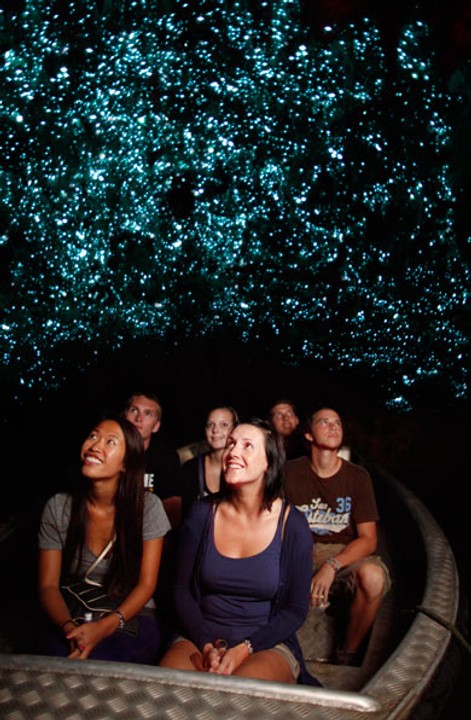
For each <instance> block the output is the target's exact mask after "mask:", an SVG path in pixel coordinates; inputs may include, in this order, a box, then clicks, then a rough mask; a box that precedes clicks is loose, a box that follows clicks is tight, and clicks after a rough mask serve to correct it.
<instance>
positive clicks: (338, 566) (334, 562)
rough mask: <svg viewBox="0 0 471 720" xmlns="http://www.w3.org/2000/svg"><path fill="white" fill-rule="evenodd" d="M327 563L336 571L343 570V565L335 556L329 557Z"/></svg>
mask: <svg viewBox="0 0 471 720" xmlns="http://www.w3.org/2000/svg"><path fill="white" fill-rule="evenodd" d="M326 563H327V565H330V567H331V568H332V570H333V571H334V572H336V573H338V571H339V570H341V568H342V566H341V564H340V563H339V561H338V560H336V559H335V558H334V557H330V558H328V560H326Z"/></svg>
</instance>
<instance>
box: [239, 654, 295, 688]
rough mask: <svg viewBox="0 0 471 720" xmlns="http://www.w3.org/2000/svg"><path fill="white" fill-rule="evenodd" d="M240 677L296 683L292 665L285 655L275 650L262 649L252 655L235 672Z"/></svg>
mask: <svg viewBox="0 0 471 720" xmlns="http://www.w3.org/2000/svg"><path fill="white" fill-rule="evenodd" d="M234 675H239V676H240V677H246V678H254V679H256V680H274V681H276V682H287V683H294V678H293V675H292V674H291V670H290V667H289V665H288V663H287V662H286V660H285V659H284V657H283V656H282V655H281V654H280V653H278V652H276V651H274V650H260V652H257V653H254V654H253V655H250V656H249V657H248V658H247V660H245V661H244V662H243V663H242V665H240V666H239V667H238V668H237V670H236V671H235V672H234Z"/></svg>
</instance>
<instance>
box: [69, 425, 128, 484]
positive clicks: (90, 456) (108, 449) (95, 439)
mask: <svg viewBox="0 0 471 720" xmlns="http://www.w3.org/2000/svg"><path fill="white" fill-rule="evenodd" d="M125 457H126V440H125V438H124V434H123V431H122V430H121V427H120V426H119V425H118V423H117V422H115V421H114V420H103V421H102V422H100V423H99V424H98V425H97V426H96V428H94V429H93V430H92V431H91V433H90V434H89V436H88V437H87V439H86V440H85V441H84V443H83V445H82V449H81V452H80V458H81V460H82V475H84V476H85V477H87V478H90V479H91V480H107V479H110V478H113V479H116V480H118V479H119V476H120V474H121V472H123V470H124V458H125Z"/></svg>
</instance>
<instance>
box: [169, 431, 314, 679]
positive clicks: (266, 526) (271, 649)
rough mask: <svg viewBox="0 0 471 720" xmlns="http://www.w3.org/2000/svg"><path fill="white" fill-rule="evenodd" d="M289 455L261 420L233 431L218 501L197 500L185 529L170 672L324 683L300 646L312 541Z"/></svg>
mask: <svg viewBox="0 0 471 720" xmlns="http://www.w3.org/2000/svg"><path fill="white" fill-rule="evenodd" d="M284 458H285V456H284V449H283V444H282V442H281V440H280V438H279V437H278V435H277V434H276V433H275V432H274V431H272V430H271V429H270V427H269V426H268V425H267V424H266V423H265V422H263V421H261V420H258V419H256V420H253V421H251V422H246V423H242V424H240V425H238V426H236V427H235V428H234V429H233V430H232V432H231V433H230V435H229V437H228V439H227V442H226V448H225V451H224V455H223V473H224V479H225V483H224V487H223V489H222V491H221V494H220V495H219V497H217V496H216V497H209V498H205V499H203V500H197V501H196V502H195V503H194V504H193V506H192V508H191V510H190V512H189V514H188V516H187V518H186V520H185V523H184V525H183V528H182V536H181V541H180V552H179V564H178V570H177V581H176V587H175V601H176V608H177V613H178V617H179V620H180V628H179V631H180V633H181V634H180V635H179V636H178V637H176V638H175V640H174V642H173V644H172V645H171V646H170V648H169V649H168V650H167V652H166V653H165V655H164V657H163V658H162V660H161V663H160V664H161V665H162V666H163V667H168V668H174V669H180V670H203V671H208V672H212V673H218V674H223V675H240V676H243V677H250V678H257V679H264V680H273V681H281V682H290V683H293V682H309V683H310V684H317V682H316V681H315V680H314V679H313V678H312V677H311V676H309V675H308V673H307V672H306V670H305V667H304V663H303V659H302V655H301V650H300V647H299V644H298V642H297V639H296V631H297V629H298V628H299V627H300V626H301V624H302V623H303V621H304V619H305V617H306V614H307V611H308V607H309V592H310V582H311V574H312V535H311V533H310V532H309V528H308V526H307V522H306V520H305V518H304V516H303V515H302V514H301V513H300V512H299V511H298V510H296V508H295V507H294V506H292V505H290V504H289V503H288V502H287V501H286V500H284V498H283V494H282V473H283V466H284ZM221 647H222V649H221Z"/></svg>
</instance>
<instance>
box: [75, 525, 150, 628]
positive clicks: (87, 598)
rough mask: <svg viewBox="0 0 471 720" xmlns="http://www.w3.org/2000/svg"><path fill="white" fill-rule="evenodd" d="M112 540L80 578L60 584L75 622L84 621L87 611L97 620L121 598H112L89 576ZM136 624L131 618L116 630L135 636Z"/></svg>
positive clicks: (111, 544) (114, 607)
mask: <svg viewBox="0 0 471 720" xmlns="http://www.w3.org/2000/svg"><path fill="white" fill-rule="evenodd" d="M114 541H115V538H114V537H113V538H112V539H111V540H110V542H109V543H108V545H107V546H106V547H105V549H104V550H102V552H101V553H100V555H99V556H98V557H97V558H96V560H95V561H94V562H93V563H92V564H91V565H90V567H89V568H87V572H86V573H85V575H84V577H83V579H82V580H76V581H75V582H72V583H65V584H64V585H62V586H61V589H62V593H63V596H64V600H65V602H66V604H67V607H68V608H69V611H70V614H71V616H72V618H73V619H74V620H75V621H77V622H85V613H87V612H88V613H90V612H91V613H92V618H93V620H99V619H100V618H101V617H103V615H108V614H109V613H112V612H114V611H115V610H116V608H117V607H118V605H119V604H120V602H121V598H112V597H111V596H110V595H108V593H107V592H106V591H105V590H104V589H103V586H102V584H101V583H99V582H97V581H96V580H92V579H91V578H90V575H91V573H92V572H93V570H94V569H95V568H96V567H97V565H98V564H99V563H100V562H101V561H102V560H103V558H104V557H105V556H106V554H107V553H108V552H109V551H110V550H111V548H112V547H113V543H114ZM138 626H139V623H138V619H137V617H135V618H131V619H130V620H127V621H126V622H125V624H124V627H123V628H119V629H118V632H126V633H128V634H130V635H134V636H135V635H137V630H138Z"/></svg>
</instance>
